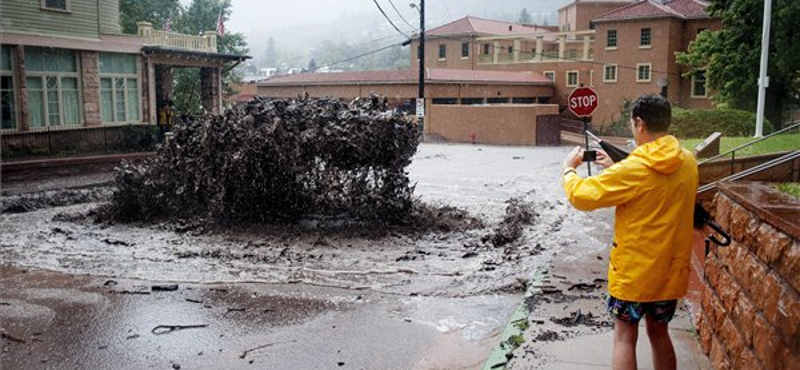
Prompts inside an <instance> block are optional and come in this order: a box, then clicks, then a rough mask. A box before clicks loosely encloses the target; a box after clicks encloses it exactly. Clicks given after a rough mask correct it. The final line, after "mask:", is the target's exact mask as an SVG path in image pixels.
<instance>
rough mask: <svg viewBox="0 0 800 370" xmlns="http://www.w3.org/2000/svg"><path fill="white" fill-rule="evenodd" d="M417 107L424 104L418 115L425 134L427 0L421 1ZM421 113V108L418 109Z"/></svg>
mask: <svg viewBox="0 0 800 370" xmlns="http://www.w3.org/2000/svg"><path fill="white" fill-rule="evenodd" d="M417 100H418V102H417V104H418V105H417V106H419V104H420V102H419V101H421V102H422V103H421V104H422V114H420V113H417V115H418V119H419V130H420V131H421V132H423V133H424V132H425V0H419V94H418V95H417ZM417 111H418V112H419V108H417Z"/></svg>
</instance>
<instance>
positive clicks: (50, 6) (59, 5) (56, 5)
mask: <svg viewBox="0 0 800 370" xmlns="http://www.w3.org/2000/svg"><path fill="white" fill-rule="evenodd" d="M41 6H42V9H44V10H55V11H61V12H68V11H69V0H42V3H41Z"/></svg>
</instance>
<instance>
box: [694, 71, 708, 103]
mask: <svg viewBox="0 0 800 370" xmlns="http://www.w3.org/2000/svg"><path fill="white" fill-rule="evenodd" d="M692 97H693V98H705V97H708V92H707V90H706V71H697V72H695V73H693V74H692Z"/></svg>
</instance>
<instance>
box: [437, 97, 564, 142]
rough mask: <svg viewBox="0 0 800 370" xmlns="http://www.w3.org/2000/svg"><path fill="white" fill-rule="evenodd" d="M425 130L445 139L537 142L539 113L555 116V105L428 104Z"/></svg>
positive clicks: (556, 107) (556, 108) (455, 140)
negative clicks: (472, 137)
mask: <svg viewBox="0 0 800 370" xmlns="http://www.w3.org/2000/svg"><path fill="white" fill-rule="evenodd" d="M426 109H427V112H426V119H427V121H426V124H425V132H427V133H435V134H439V135H441V136H443V137H444V138H445V139H447V140H448V141H453V142H462V143H466V142H470V141H471V135H472V134H473V133H474V134H475V139H476V142H478V143H481V144H493V145H536V124H537V120H538V117H539V116H543V115H557V114H558V106H557V105H516V104H515V105H436V104H431V105H427V108H426Z"/></svg>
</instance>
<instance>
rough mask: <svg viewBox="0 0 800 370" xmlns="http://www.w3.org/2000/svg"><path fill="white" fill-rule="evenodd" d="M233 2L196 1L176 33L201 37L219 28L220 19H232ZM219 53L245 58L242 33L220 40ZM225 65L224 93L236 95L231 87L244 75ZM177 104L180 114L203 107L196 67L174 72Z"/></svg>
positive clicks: (179, 22)
mask: <svg viewBox="0 0 800 370" xmlns="http://www.w3.org/2000/svg"><path fill="white" fill-rule="evenodd" d="M230 15H231V0H193V1H192V3H191V4H189V6H188V7H187V8H186V10H185V12H184V13H183V16H182V17H181V18H180V20H179V21H178V22H177V24H176V27H175V29H176V31H178V32H180V33H184V34H189V35H198V34H201V33H203V32H205V31H212V30H216V29H217V21H218V19H219V17H220V16H222V18H223V19H229V18H230ZM217 51H218V52H219V53H226V54H234V55H245V54H247V52H248V48H247V42H246V41H245V37H244V35H243V34H242V33H232V32H227V30H226V32H225V33H224V34H223V35H222V36H218V37H217ZM232 67H233V65H232V64H231V63H226V65H225V66H224V68H223V73H222V89H223V94H224V95H226V96H231V95H233V94H235V93H236V91H234V90H233V89H232V88H231V86H232V85H233V84H236V83H239V82H241V79H242V78H241V76H239V75H238V73H237V71H236V70H235V69H233V68H232ZM174 87H175V88H174V93H173V95H174V101H175V106H176V108H177V109H178V110H180V111H197V110H199V108H200V70H199V69H197V68H178V69H176V70H175V72H174Z"/></svg>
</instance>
